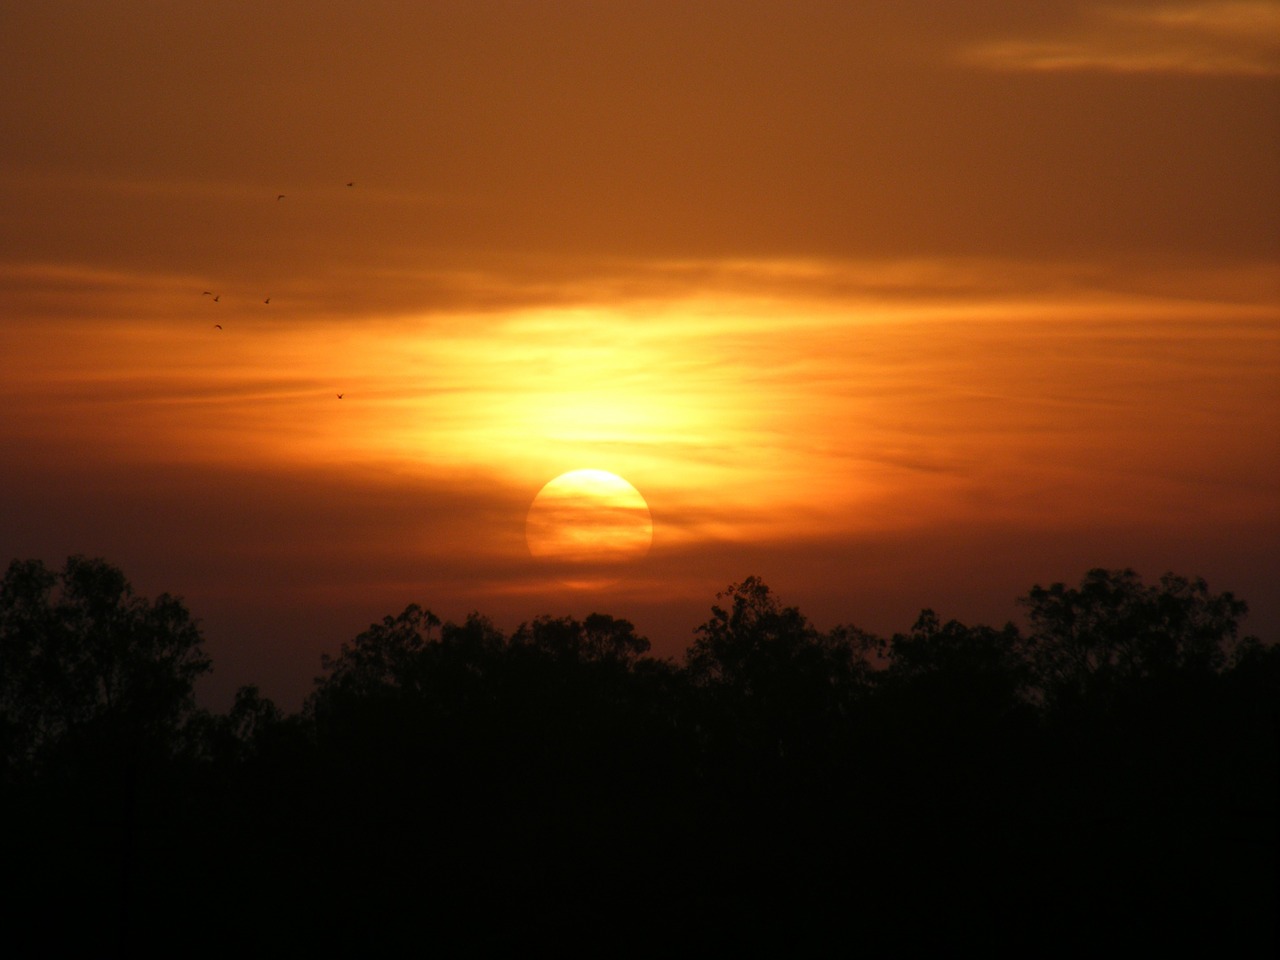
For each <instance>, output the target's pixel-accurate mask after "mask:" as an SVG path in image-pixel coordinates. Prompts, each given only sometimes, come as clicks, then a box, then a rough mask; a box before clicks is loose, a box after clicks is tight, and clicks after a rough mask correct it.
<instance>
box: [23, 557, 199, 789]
mask: <svg viewBox="0 0 1280 960" xmlns="http://www.w3.org/2000/svg"><path fill="white" fill-rule="evenodd" d="M200 643H201V637H200V632H199V630H198V628H197V626H196V623H195V621H194V620H192V618H191V616H190V614H189V613H188V612H187V609H186V607H184V606H183V604H182V602H181V601H180V600H178V599H176V598H174V597H172V596H170V595H169V594H161V595H160V596H159V597H157V598H156V599H155V600H154V601H150V600H146V599H144V598H142V597H138V596H135V595H134V593H133V588H132V587H131V586H130V585H129V583H128V581H127V580H126V579H125V576H124V574H123V573H122V572H121V571H120V570H119V569H117V568H116V567H113V566H111V565H110V564H109V563H107V562H106V561H104V560H100V559H89V558H86V557H82V556H74V557H71V558H70V559H68V560H67V562H66V566H65V567H64V568H63V569H62V571H61V572H54V571H52V570H49V569H47V568H46V567H45V566H44V564H43V563H42V562H41V561H39V560H15V561H13V562H12V563H11V564H10V565H9V568H8V571H7V572H6V573H5V576H4V580H3V581H2V582H0V729H2V730H3V737H4V747H5V757H6V761H7V764H8V765H9V767H10V769H11V770H12V769H13V768H15V767H26V766H30V765H33V764H38V763H39V762H40V761H42V760H47V759H48V758H49V757H50V756H52V755H54V754H56V753H58V752H60V751H63V750H67V749H73V748H74V749H80V750H82V751H95V750H101V749H103V748H107V747H109V748H110V749H111V750H113V751H118V750H120V749H129V750H130V751H134V752H136V751H138V750H143V749H153V750H158V751H160V752H161V753H164V752H171V751H172V750H174V749H175V748H176V747H177V745H178V741H177V735H178V732H179V730H180V728H181V727H182V725H183V724H184V722H185V721H186V720H187V719H189V717H190V716H191V714H192V712H193V710H194V701H193V686H194V683H195V680H196V679H197V678H198V677H199V676H200V675H202V674H204V673H206V672H207V671H208V670H210V669H211V663H210V661H209V659H208V658H207V657H206V656H205V655H204V653H203V652H202V650H201V647H200Z"/></svg>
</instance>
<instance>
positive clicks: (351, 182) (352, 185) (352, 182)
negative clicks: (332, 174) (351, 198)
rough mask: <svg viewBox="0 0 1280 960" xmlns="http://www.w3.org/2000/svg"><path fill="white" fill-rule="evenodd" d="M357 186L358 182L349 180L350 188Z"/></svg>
mask: <svg viewBox="0 0 1280 960" xmlns="http://www.w3.org/2000/svg"><path fill="white" fill-rule="evenodd" d="M355 185H356V182H355V181H354V180H348V181H347V186H348V187H354V186H355Z"/></svg>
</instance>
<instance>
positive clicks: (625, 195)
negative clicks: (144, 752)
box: [0, 0, 1280, 709]
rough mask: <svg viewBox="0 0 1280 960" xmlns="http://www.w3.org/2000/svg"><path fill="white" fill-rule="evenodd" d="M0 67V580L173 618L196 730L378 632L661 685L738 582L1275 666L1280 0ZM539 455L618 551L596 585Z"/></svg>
mask: <svg viewBox="0 0 1280 960" xmlns="http://www.w3.org/2000/svg"><path fill="white" fill-rule="evenodd" d="M0 82H3V89H4V90H5V96H4V97H3V98H0V142H2V143H3V144H4V149H3V150H2V151H0V409H2V410H3V413H2V414H0V560H3V561H4V562H6V563H7V561H8V560H9V559H12V558H30V557H37V558H40V559H42V560H44V561H45V562H46V563H47V564H49V565H51V566H60V565H61V564H62V562H63V561H64V560H65V559H66V557H67V556H69V555H71V554H77V553H78V554H87V555H90V556H102V557H105V558H106V559H108V560H110V561H111V562H112V563H115V564H116V565H118V566H120V567H121V569H123V570H124V572H125V574H126V575H127V576H128V577H129V578H130V580H131V581H132V583H133V585H134V587H135V589H136V590H137V591H138V592H139V593H141V594H143V595H146V596H154V595H156V594H158V593H160V592H169V593H172V594H176V595H178V596H181V597H182V598H183V599H184V600H185V602H186V604H187V606H188V607H189V608H190V610H191V611H192V613H193V614H194V615H195V616H196V617H198V618H199V619H200V621H201V626H202V629H203V632H204V636H205V640H206V644H205V645H206V650H207V652H208V653H209V654H210V655H211V656H212V657H213V660H214V674H213V675H212V677H211V678H210V679H208V680H207V681H205V682H204V683H205V685H204V686H203V687H202V688H201V697H202V699H203V701H204V702H206V703H207V704H208V705H210V706H211V707H214V708H216V709H225V708H226V706H228V705H229V703H230V698H231V696H232V693H233V691H234V690H235V688H236V687H238V686H239V685H241V684H247V683H254V684H257V685H259V686H260V687H261V689H262V692H263V693H264V694H265V695H267V696H270V697H273V698H275V699H276V700H277V702H279V703H280V704H281V705H282V706H284V707H286V708H289V709H296V708H297V707H298V706H299V705H300V704H301V702H302V699H303V697H304V696H305V694H306V693H307V691H308V689H309V688H310V685H311V681H312V678H314V677H315V676H316V675H317V674H318V673H319V669H320V667H319V659H320V655H321V654H322V653H330V654H333V653H336V652H337V650H338V648H339V646H340V644H341V643H342V642H343V641H347V640H350V639H352V638H353V637H354V636H355V635H356V634H358V633H359V632H360V631H362V630H363V629H365V628H366V627H367V626H368V625H369V624H370V623H371V622H374V621H378V620H380V619H381V618H382V617H384V616H386V615H394V614H396V613H399V612H400V611H401V610H402V609H403V608H404V607H405V606H406V605H408V604H409V603H419V604H421V605H422V606H425V607H428V608H429V609H431V610H433V611H434V612H435V613H436V614H437V615H439V616H441V617H442V618H445V619H453V620H461V619H462V618H463V617H465V616H466V615H467V614H468V613H469V612H471V611H479V612H480V613H482V614H484V615H487V616H489V617H490V618H492V619H493V620H494V622H495V623H496V624H497V625H498V626H499V627H501V628H502V629H504V630H511V629H513V628H514V627H515V626H516V625H517V624H519V623H520V622H522V621H526V620H529V619H532V618H533V617H535V616H538V615H541V614H550V615H553V616H561V615H572V616H577V617H583V616H585V615H586V614H588V613H591V612H595V611H599V612H604V613H610V614H613V615H615V616H619V617H626V618H627V619H630V620H632V621H633V622H634V623H635V625H636V627H637V629H638V630H639V632H641V633H643V634H645V635H647V636H648V637H649V638H650V639H651V640H652V641H653V644H654V648H653V652H654V653H656V654H658V655H660V656H672V657H679V656H680V655H681V654H682V652H683V650H684V649H685V647H686V646H687V645H688V643H689V642H690V641H691V640H692V638H693V630H694V628H695V627H696V626H697V625H698V624H699V623H701V622H703V621H704V620H706V619H707V617H708V615H709V610H710V606H711V604H712V603H713V602H714V600H715V595H716V593H717V591H720V590H723V589H725V588H726V587H727V586H728V585H729V584H730V583H734V582H739V581H741V580H742V579H744V578H745V577H747V576H751V575H756V576H760V577H762V578H763V579H764V580H765V582H766V583H768V584H769V585H770V587H771V588H772V589H773V591H774V592H775V593H776V594H777V595H778V597H779V598H780V599H781V600H782V601H783V602H784V603H786V604H794V605H797V606H799V607H800V609H801V610H802V611H803V612H804V613H805V614H807V615H808V616H809V618H810V619H811V620H812V621H813V622H814V623H815V624H816V625H817V626H818V627H820V628H822V629H828V628H830V627H833V626H835V625H836V624H841V623H843V624H854V625H857V626H860V627H862V628H864V629H867V630H872V631H875V632H879V633H883V634H891V633H893V632H894V631H905V630H906V629H908V628H909V627H910V626H911V624H912V623H913V622H914V620H915V617H916V615H917V614H918V613H919V611H920V609H921V608H923V607H932V608H934V609H935V610H936V611H937V613H938V615H939V616H940V617H942V618H943V619H944V620H945V619H950V618H953V617H954V618H958V619H961V620H964V621H965V622H969V623H974V622H981V623H991V624H1003V623H1004V622H1005V621H1006V620H1009V619H1014V620H1015V621H1016V620H1017V619H1018V617H1019V608H1018V606H1017V604H1016V598H1017V597H1018V596H1020V595H1022V594H1024V593H1026V592H1027V591H1028V590H1029V589H1030V587H1031V586H1032V585H1034V584H1036V583H1041V584H1046V585H1047V584H1048V583H1050V582H1053V581H1065V582H1068V583H1072V582H1076V581H1078V580H1079V578H1080V577H1081V576H1082V575H1083V574H1084V572H1085V571H1086V570H1088V569H1090V568H1092V567H1098V566H1103V567H1111V568H1121V567H1132V568H1134V569H1136V570H1137V571H1138V572H1139V573H1141V574H1142V575H1144V577H1146V578H1147V579H1148V580H1154V579H1155V578H1157V577H1158V576H1159V575H1160V574H1162V573H1164V572H1165V571H1172V572H1174V573H1178V574H1181V575H1185V576H1203V577H1205V578H1206V579H1207V580H1208V582H1209V586H1210V588H1211V589H1213V590H1215V591H1221V590H1230V591H1232V592H1234V593H1235V594H1236V595H1237V596H1239V597H1243V598H1244V599H1245V600H1247V601H1248V602H1249V604H1250V607H1251V615H1250V618H1249V619H1248V620H1247V621H1246V623H1245V628H1246V630H1248V631H1251V632H1254V633H1257V634H1259V635H1260V636H1262V637H1264V639H1272V640H1274V639H1276V638H1277V636H1280V492H1278V491H1280V486H1278V485H1277V478H1278V477H1280V257H1278V256H1277V255H1278V254H1280V3H1276V2H1165V0H1159V2H1125V0H1117V2H1109V3H1091V2H1074V0H1072V2H1068V0H1048V2H1041V3H1036V4H1027V3H1024V2H1021V0H1008V2H1005V0H974V2H965V3H945V2H938V0H934V2H924V0H895V2H875V0H868V2H865V3H856V4H855V3H843V2H820V0H796V2H789V3H785V4H783V3H777V2H774V0H767V2H752V0H733V2H717V0H694V2H690V0H680V2H671V0H643V2H632V0H613V2H550V0H548V2H538V3H534V2H511V0H502V2H500V0H465V2H450V0H435V2H431V3H425V4H424V3H409V2H404V3H393V2H385V0H384V2H367V3H363V4H359V5H354V4H337V3H333V4H328V3H326V4H316V3H313V2H310V0H308V2H294V0H278V2H268V3H258V2H255V3H238V2H227V0H222V2H216V3H214V2H182V0H172V2H120V3H113V4H103V3H98V2H60V0H54V2H50V3H44V4H29V3H17V2H9V0H0ZM268 301H269V302H268ZM339 395H341V396H339ZM576 470H601V471H608V472H610V473H613V474H616V475H618V476H619V477H621V478H624V479H625V480H626V481H627V483H629V484H630V485H631V486H632V487H634V489H635V490H636V491H639V494H640V495H642V497H643V499H644V501H645V503H647V507H648V511H649V519H650V522H651V527H647V528H646V531H648V532H651V547H650V549H649V550H648V553H647V554H644V555H643V556H641V557H638V558H632V559H629V560H628V561H627V562H626V563H625V564H621V565H619V566H618V567H617V569H616V570H614V569H612V568H611V570H610V575H609V576H607V577H599V578H594V579H588V580H587V581H583V580H581V579H567V578H565V577H564V576H562V575H559V573H558V572H557V570H556V569H554V568H553V567H551V566H548V564H547V563H546V562H545V558H541V557H536V556H533V555H531V551H530V546H529V543H528V542H527V540H526V529H525V524H526V515H527V514H528V513H529V510H530V506H531V504H532V503H533V501H534V499H535V497H536V496H537V495H538V494H539V491H541V490H542V489H543V487H544V486H545V485H546V484H547V483H548V482H549V481H551V480H552V479H553V478H555V477H557V476H559V475H561V474H564V473H566V472H569V471H576ZM646 535H648V533H646ZM615 574H616V576H615Z"/></svg>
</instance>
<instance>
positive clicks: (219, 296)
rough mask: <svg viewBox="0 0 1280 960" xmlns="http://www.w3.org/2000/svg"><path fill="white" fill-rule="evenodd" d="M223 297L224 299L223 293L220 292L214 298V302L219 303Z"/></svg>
mask: <svg viewBox="0 0 1280 960" xmlns="http://www.w3.org/2000/svg"><path fill="white" fill-rule="evenodd" d="M221 299H222V294H218V295H217V296H216V297H214V298H213V302H214V303H217V302H218V301H219V300H221Z"/></svg>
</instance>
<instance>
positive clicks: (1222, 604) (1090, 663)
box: [1019, 569, 1248, 704]
mask: <svg viewBox="0 0 1280 960" xmlns="http://www.w3.org/2000/svg"><path fill="white" fill-rule="evenodd" d="M1019 602H1020V603H1022V604H1023V605H1024V606H1026V607H1027V608H1028V611H1029V615H1030V620H1031V633H1030V636H1029V638H1028V639H1029V641H1030V643H1031V650H1032V659H1033V662H1034V664H1035V669H1036V674H1037V681H1038V683H1039V685H1040V687H1041V690H1042V691H1043V693H1044V695H1045V697H1046V699H1047V700H1049V701H1050V702H1051V703H1059V704H1061V703H1067V702H1079V701H1090V700H1099V699H1103V700H1105V699H1107V698H1109V697H1110V696H1111V695H1113V694H1114V693H1115V692H1116V691H1117V690H1118V689H1120V688H1122V687H1126V686H1132V685H1134V684H1137V683H1147V684H1162V683H1169V682H1172V681H1173V680H1175V679H1176V678H1181V679H1183V680H1188V679H1192V678H1196V677H1200V678H1203V677H1206V676H1209V675H1212V674H1216V673H1218V672H1220V671H1221V670H1222V668H1223V667H1224V666H1225V665H1226V664H1227V662H1228V659H1229V657H1230V656H1231V654H1232V653H1233V651H1234V649H1235V647H1236V646H1237V644H1238V643H1239V642H1240V641H1239V620H1240V618H1242V617H1243V616H1244V615H1245V613H1247V611H1248V607H1247V605H1246V604H1245V603H1244V601H1243V600H1237V599H1236V598H1235V597H1234V596H1233V595H1232V594H1230V593H1219V594H1215V593H1211V592H1210V591H1209V587H1208V585H1207V584H1206V583H1205V581H1204V580H1203V579H1199V578H1197V579H1194V580H1188V579H1186V578H1185V577H1179V576H1174V575H1173V574H1171V573H1167V574H1165V575H1164V576H1163V577H1161V578H1160V583H1159V585H1156V586H1147V585H1146V584H1144V583H1143V582H1142V579H1141V578H1140V577H1139V576H1138V575H1137V574H1136V573H1134V571H1132V570H1104V569H1094V570H1090V571H1089V572H1088V573H1087V574H1085V576H1084V578H1083V579H1082V580H1081V582H1080V586H1079V587H1078V588H1075V587H1071V588H1068V587H1066V586H1064V585H1063V584H1061V583H1055V584H1052V585H1051V586H1049V587H1041V586H1039V585H1038V584H1037V585H1036V586H1034V587H1032V589H1031V592H1030V593H1029V594H1028V595H1027V596H1025V597H1022V598H1021V599H1020V601H1019Z"/></svg>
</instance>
